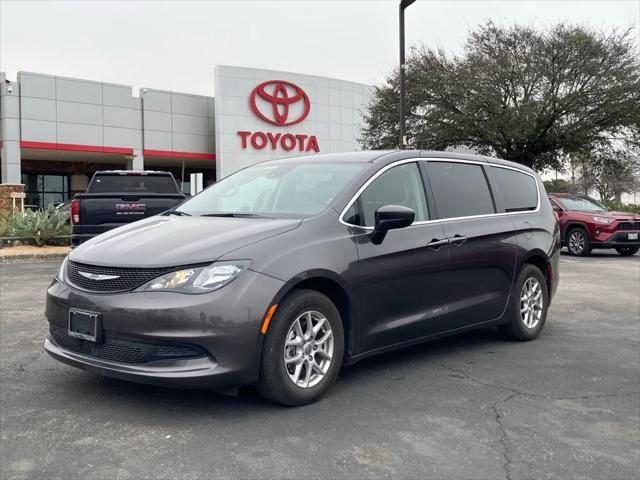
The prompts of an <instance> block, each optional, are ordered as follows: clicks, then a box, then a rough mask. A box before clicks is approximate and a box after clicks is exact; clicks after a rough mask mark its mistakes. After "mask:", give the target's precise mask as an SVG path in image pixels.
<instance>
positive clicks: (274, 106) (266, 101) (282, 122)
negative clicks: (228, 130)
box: [237, 80, 320, 153]
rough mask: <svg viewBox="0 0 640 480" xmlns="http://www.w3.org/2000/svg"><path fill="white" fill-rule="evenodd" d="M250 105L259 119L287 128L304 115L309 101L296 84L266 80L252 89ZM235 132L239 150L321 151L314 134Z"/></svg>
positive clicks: (299, 120) (306, 112) (300, 120)
mask: <svg viewBox="0 0 640 480" xmlns="http://www.w3.org/2000/svg"><path fill="white" fill-rule="evenodd" d="M249 106H250V107H251V110H252V111H253V113H255V114H256V116H257V117H258V118H260V119H261V120H264V121H265V122H267V123H270V124H271V125H276V126H278V127H288V126H290V125H296V124H298V123H300V122H302V121H303V120H304V119H305V118H307V116H308V115H309V109H310V108H311V102H309V97H308V96H307V94H306V92H305V91H304V90H302V88H300V87H299V86H298V85H296V84H295V83H291V82H287V81H285V80H268V81H266V82H262V83H261V84H260V85H258V86H257V87H256V88H254V89H253V90H251V93H250V94H249ZM237 133H238V136H239V137H240V142H241V146H242V149H247V148H252V149H254V150H265V149H271V150H284V151H285V152H293V151H298V152H316V153H317V152H319V151H320V147H319V146H318V139H317V138H316V136H315V135H309V134H306V133H293V132H287V131H284V132H283V131H279V132H263V131H257V132H253V131H250V130H238V132H237Z"/></svg>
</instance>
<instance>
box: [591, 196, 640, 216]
mask: <svg viewBox="0 0 640 480" xmlns="http://www.w3.org/2000/svg"><path fill="white" fill-rule="evenodd" d="M600 203H602V204H603V205H604V206H605V207H607V208H608V209H609V210H614V211H618V212H631V213H637V214H639V215H640V205H634V204H632V203H630V204H628V205H627V204H624V203H621V202H616V201H615V200H602V201H601V202H600Z"/></svg>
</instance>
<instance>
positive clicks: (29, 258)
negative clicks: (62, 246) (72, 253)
mask: <svg viewBox="0 0 640 480" xmlns="http://www.w3.org/2000/svg"><path fill="white" fill-rule="evenodd" d="M66 256H67V254H66V253H44V254H37V253H36V254H33V253H21V254H18V255H5V256H3V255H2V253H0V264H1V263H30V262H56V261H62V259H63V258H64V257H66Z"/></svg>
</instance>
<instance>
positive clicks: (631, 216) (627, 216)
mask: <svg viewBox="0 0 640 480" xmlns="http://www.w3.org/2000/svg"><path fill="white" fill-rule="evenodd" d="M569 211H570V212H574V213H578V214H580V215H587V216H589V217H594V216H595V217H609V218H613V219H615V220H631V221H639V220H640V215H636V214H635V213H631V212H610V211H606V212H592V211H588V210H569Z"/></svg>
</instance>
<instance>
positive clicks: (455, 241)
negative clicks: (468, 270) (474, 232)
mask: <svg viewBox="0 0 640 480" xmlns="http://www.w3.org/2000/svg"><path fill="white" fill-rule="evenodd" d="M466 240H467V237H463V236H462V235H454V236H453V237H450V238H449V243H452V244H454V245H462V244H463V243H464V242H465V241H466Z"/></svg>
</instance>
